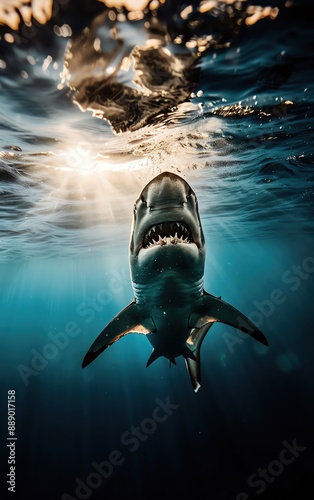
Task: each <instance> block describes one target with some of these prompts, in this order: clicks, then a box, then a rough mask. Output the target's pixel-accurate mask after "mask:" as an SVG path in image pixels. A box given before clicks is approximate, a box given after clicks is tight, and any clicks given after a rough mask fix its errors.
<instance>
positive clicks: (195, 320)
mask: <svg viewBox="0 0 314 500" xmlns="http://www.w3.org/2000/svg"><path fill="white" fill-rule="evenodd" d="M217 321H219V322H221V323H225V324H226V325H230V326H234V328H237V329H238V330H241V331H242V332H244V333H247V334H248V335H250V336H251V337H253V338H254V339H255V340H258V342H261V343H262V344H264V345H268V342H267V339H266V337H265V335H264V334H263V333H262V332H261V331H260V330H259V329H258V328H257V326H256V325H254V323H252V321H250V320H249V318H247V317H246V316H245V315H244V314H242V313H241V312H240V311H238V310H237V309H235V308H234V307H232V306H231V305H230V304H228V303H227V302H224V301H223V300H221V299H220V298H217V297H214V296H213V295H209V294H207V293H206V292H205V293H204V297H203V304H202V306H201V307H200V308H199V309H198V310H197V311H195V312H194V313H193V314H191V316H190V320H189V327H190V328H202V327H203V326H204V325H206V324H208V323H214V322H217Z"/></svg>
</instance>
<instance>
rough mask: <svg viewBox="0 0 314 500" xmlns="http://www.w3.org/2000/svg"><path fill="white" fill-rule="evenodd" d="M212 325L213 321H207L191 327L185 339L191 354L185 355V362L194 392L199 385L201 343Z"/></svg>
mask: <svg viewBox="0 0 314 500" xmlns="http://www.w3.org/2000/svg"><path fill="white" fill-rule="evenodd" d="M212 325H213V323H207V324H206V325H204V326H202V327H201V328H194V329H192V331H191V333H190V336H189V338H188V340H187V343H188V345H189V347H188V350H189V351H190V353H191V354H192V355H193V357H191V356H190V357H188V356H185V363H186V367H187V370H188V372H189V375H190V379H191V382H192V385H193V389H194V391H195V392H197V391H198V390H199V388H200V387H201V359H200V349H201V345H202V342H203V340H204V338H205V335H206V333H207V332H208V330H209V329H210V327H211V326H212Z"/></svg>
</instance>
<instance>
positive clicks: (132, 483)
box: [0, 0, 314, 500]
mask: <svg viewBox="0 0 314 500" xmlns="http://www.w3.org/2000/svg"><path fill="white" fill-rule="evenodd" d="M24 3H26V2H24ZM105 3H106V2H97V1H95V2H94V1H93V2H84V1H80V2H74V1H73V2H68V1H61V0H59V1H55V2H53V12H52V16H51V18H50V16H49V15H47V16H44V18H41V17H40V16H39V14H36V12H35V11H34V17H33V18H32V22H29V21H27V19H25V17H24V16H25V15H26V14H20V17H18V20H19V21H20V22H19V25H15V24H14V22H13V21H14V19H15V17H12V16H11V17H10V20H8V19H9V18H7V17H6V18H5V19H4V18H3V19H2V18H1V15H2V16H4V12H3V8H4V6H5V2H4V1H3V2H2V4H1V5H0V22H2V23H3V24H0V37H1V38H0V287H1V295H0V312H1V323H0V329H1V345H3V347H4V348H3V349H1V357H2V365H1V366H2V368H1V377H2V380H3V388H4V391H6V390H7V389H15V390H16V391H17V410H18V411H17V415H16V416H17V422H18V427H17V429H18V441H17V443H18V445H17V446H18V447H17V454H18V459H17V486H18V488H17V493H16V496H15V498H18V499H19V498H21V499H22V498H26V497H27V498H32V499H34V500H37V499H41V500H42V499H45V500H55V499H58V498H62V499H63V500H69V499H70V498H71V499H73V498H77V499H78V498H82V499H83V498H91V499H105V498H106V499H107V498H108V499H113V498H119V499H122V500H129V499H133V498H139V499H144V498H148V497H149V498H152V499H155V498H161V497H162V496H164V497H165V498H170V496H171V497H172V498H174V499H179V498H180V499H181V498H186V499H188V498H195V499H198V498H199V499H203V498H210V499H213V500H249V499H253V498H260V499H261V500H263V499H269V500H270V499H281V498H285V500H289V499H293V500H302V499H308V498H312V497H311V496H306V495H307V493H306V491H307V488H308V487H309V486H310V485H311V491H313V484H312V482H313V472H314V469H313V453H312V448H311V446H312V445H313V430H312V427H313V425H312V423H313V407H312V399H313V398H312V395H313V377H314V374H313V368H312V356H311V352H312V348H313V340H312V334H311V332H312V321H313V314H312V306H313V293H314V273H313V271H314V269H313V262H314V245H313V231H314V219H313V213H314V210H313V201H314V185H313V181H314V172H313V130H312V127H313V114H314V107H313V102H314V87H313V81H314V74H313V58H314V43H313V14H314V11H313V6H312V4H311V2H302V1H300V2H297V1H287V2H284V1H274V2H259V4H260V5H259V6H252V5H251V2H246V1H239V2H232V1H229V2H226V3H224V2H219V1H214V2H199V3H197V2H192V3H191V4H190V3H189V2H188V3H186V4H185V3H180V2H171V1H169V0H167V1H166V2H160V4H159V2H150V3H149V5H148V7H147V8H146V10H142V7H141V6H140V8H139V6H138V3H137V6H136V7H137V8H136V9H135V10H133V11H131V12H130V11H129V10H127V9H125V8H122V7H120V8H116V7H114V6H113V4H114V3H115V4H116V5H117V2H111V3H109V2H107V5H108V7H107V6H106V5H105ZM135 3H136V2H135ZM33 4H34V2H33ZM41 4H42V3H41ZM269 4H271V7H268V5H269ZM46 6H47V9H48V7H49V2H47V3H46ZM48 11H49V9H48ZM48 11H47V12H48ZM8 12H11V11H8ZM8 12H7V13H6V14H5V15H8ZM20 12H24V13H25V12H26V11H20ZM16 13H17V11H15V14H16ZM11 14H12V12H11ZM36 15H37V18H36ZM41 15H43V11H41ZM38 16H39V17H38ZM46 17H47V18H48V19H46ZM39 21H40V22H39ZM163 171H171V172H174V173H177V174H179V175H181V176H182V177H184V178H185V179H186V180H187V181H188V182H189V183H190V184H191V186H192V187H193V189H194V191H195V192H196V194H197V197H198V200H199V208H200V215H201V219H202V224H203V228H204V233H205V238H206V243H207V257H206V275H205V287H206V290H208V292H210V293H213V294H215V295H217V296H218V295H219V296H220V295H222V296H223V298H224V299H225V300H227V301H228V302H230V303H231V304H233V305H234V306H236V307H237V308H239V309H240V310H242V311H243V312H244V313H245V314H249V313H251V315H252V318H254V320H255V321H256V322H257V323H259V326H260V328H261V329H262V330H263V332H264V333H265V335H266V337H267V338H268V340H269V343H270V347H269V348H268V349H267V350H264V349H260V348H259V346H256V345H255V343H254V341H253V340H251V339H249V340H247V341H245V342H243V341H242V340H241V339H240V341H241V342H240V341H239V342H238V343H237V344H235V345H233V346H231V347H230V343H228V340H226V339H228V335H229V334H230V335H231V333H229V332H232V330H231V329H228V328H227V327H223V326H222V325H215V326H214V327H213V329H212V330H211V332H213V334H212V336H211V337H210V338H208V339H206V342H204V347H202V349H203V351H202V375H203V384H202V388H201V389H200V391H199V393H197V394H196V395H195V394H194V393H193V390H192V388H191V387H190V382H189V380H188V376H187V374H186V373H185V366H184V363H183V360H181V361H182V363H178V366H176V367H173V368H172V369H171V370H169V369H168V366H167V363H166V361H165V360H163V361H164V363H163V362H162V361H161V360H159V361H158V362H156V364H154V365H152V367H149V368H148V369H147V370H146V368H145V364H146V361H147V358H148V356H149V354H150V349H149V344H148V342H147V341H146V340H145V339H144V338H141V337H142V336H130V337H132V338H125V339H123V340H121V341H119V344H120V343H121V345H120V346H119V345H118V344H117V345H115V346H114V347H112V349H109V350H108V353H107V352H106V353H105V354H104V355H103V356H101V357H100V358H101V359H99V362H98V361H97V365H96V362H95V366H94V365H92V366H91V367H89V368H88V370H87V369H86V370H84V371H83V370H81V360H82V357H83V356H84V354H85V352H86V350H87V348H88V347H89V345H90V343H91V341H92V340H94V338H95V337H96V335H97V334H98V333H99V331H100V330H101V329H102V328H103V327H104V325H105V324H106V322H108V321H109V320H110V319H111V318H112V317H113V316H114V315H115V314H117V313H118V311H119V310H121V309H122V308H123V307H125V306H126V305H127V304H128V303H129V302H130V301H131V300H132V289H131V285H130V281H129V271H128V244H129V235H130V227H131V217H132V207H133V204H134V201H135V199H136V198H137V196H138V194H139V192H140V191H141V189H142V188H143V186H144V185H145V184H146V183H147V182H148V181H149V180H151V179H152V177H154V175H157V174H158V173H160V172H163ZM276 291H277V292H276ZM280 294H281V295H280ZM279 296H280V297H281V299H279V298H278V297H279ZM99 297H102V298H103V297H106V300H105V301H104V299H102V300H103V302H99ZM276 300H277V303H276ZM280 300H281V301H280ZM265 301H266V302H265ZM95 304H96V305H95ZM69 323H71V325H72V326H71V327H69V326H68V325H69ZM73 325H74V326H73ZM67 328H68V330H67ZM71 328H74V329H75V328H76V330H75V331H76V332H77V333H76V334H75V335H72V336H71V335H68V333H67V332H69V331H71ZM73 331H74V330H72V333H73ZM60 332H62V333H63V337H62V335H61V337H62V338H63V341H64V343H66V345H65V344H62V345H63V346H62V347H60V346H58V345H57V347H56V348H55V351H54V354H53V353H52V354H51V352H50V358H49V348H48V351H47V352H46V351H44V350H45V349H46V348H47V345H49V343H50V344H51V342H52V336H53V335H56V334H57V333H60ZM138 337H140V338H138ZM208 337H209V335H208ZM65 339H66V340H65ZM238 344H239V345H238ZM240 344H241V345H240ZM242 344H243V345H242ZM54 345H56V343H55V344H54ZM45 352H46V354H47V353H48V354H47V356H46V357H47V359H46V358H40V356H43V353H45ZM38 353H39V354H38ZM36 356H37V357H38V356H39V358H38V359H37V358H36ZM34 357H35V358H36V359H37V361H36V359H35V361H34ZM40 359H41V361H40ZM36 363H37V364H36ZM158 363H159V364H158ZM21 366H22V368H21ZM23 367H24V368H23ZM25 370H26V371H25ZM27 370H28V371H27ZM4 396H5V397H6V392H4ZM158 398H159V399H158ZM167 398H170V400H171V402H172V403H173V404H174V405H177V408H176V409H175V410H173V412H172V413H171V414H169V415H167V419H166V420H165V422H164V423H160V424H158V425H157V424H156V429H155V427H154V430H153V431H152V432H151V433H149V432H148V433H147V435H145V436H144V438H143V439H142V440H141V439H139V441H138V443H139V446H138V449H136V450H135V451H133V450H131V445H130V444H129V445H128V444H126V443H124V442H123V440H122V441H121V436H122V435H123V433H125V432H131V431H130V429H131V427H132V426H137V425H142V422H143V420H144V419H149V418H151V416H152V414H153V411H154V409H155V408H156V405H157V404H158V403H156V399H158V400H162V401H166V400H167ZM3 404H4V403H3ZM147 425H149V424H147ZM5 426H6V423H5V422H4V428H5ZM147 428H148V427H147ZM294 439H296V440H297V442H298V443H300V445H302V446H304V447H306V451H304V452H302V453H301V452H300V456H299V457H295V461H294V462H293V464H292V465H289V466H288V465H287V466H284V467H283V470H282V471H281V472H280V474H277V475H276V473H274V474H273V476H271V479H274V481H272V480H269V481H268V480H265V479H264V480H263V481H264V483H263V484H264V485H265V488H262V487H261V486H260V488H258V486H257V485H255V486H254V484H253V485H252V484H249V483H248V478H249V477H250V475H251V474H253V473H256V474H258V473H257V472H256V471H258V468H259V467H264V468H267V467H268V464H269V463H270V462H271V461H272V460H276V459H277V458H278V456H279V454H280V452H281V450H282V449H283V447H284V445H283V444H282V443H283V441H284V440H286V441H288V442H291V443H292V442H293V440H294ZM115 449H118V450H119V451H120V452H121V454H122V457H123V458H124V461H123V464H121V467H120V466H119V467H118V466H116V467H114V470H113V472H112V473H110V474H109V477H108V479H104V480H103V481H102V484H101V485H100V486H97V487H96V486H94V485H93V486H91V487H90V488H89V490H88V487H86V488H87V489H86V491H85V490H84V487H82V490H79V491H78V490H76V488H79V487H78V486H77V484H78V482H77V481H76V478H80V479H81V480H82V481H83V482H84V481H85V483H84V484H86V481H87V479H86V478H87V476H88V474H90V473H91V472H93V471H94V469H93V466H92V465H91V464H92V463H93V462H94V461H96V462H97V463H100V462H101V461H103V460H107V459H108V456H109V454H110V453H111V452H112V451H113V450H115ZM1 452H2V453H3V449H2V450H1ZM4 455H5V457H4V458H5V462H4V463H5V465H4V470H6V468H7V467H8V464H7V463H6V450H4ZM22 464H23V465H22ZM91 481H92V480H91ZM260 482H261V479H260ZM80 484H81V483H80ZM88 491H90V493H88ZM5 494H7V490H6V491H5ZM65 494H67V495H70V496H62V495H65ZM84 494H85V496H84ZM241 494H242V496H241ZM80 495H81V496H80ZM4 498H7V497H4Z"/></svg>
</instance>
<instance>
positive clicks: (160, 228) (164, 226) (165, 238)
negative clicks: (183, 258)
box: [143, 222, 193, 248]
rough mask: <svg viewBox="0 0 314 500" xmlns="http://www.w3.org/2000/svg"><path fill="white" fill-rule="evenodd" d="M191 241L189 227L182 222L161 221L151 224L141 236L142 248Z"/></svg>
mask: <svg viewBox="0 0 314 500" xmlns="http://www.w3.org/2000/svg"><path fill="white" fill-rule="evenodd" d="M180 243H185V244H189V243H193V238H192V234H191V231H190V229H189V228H188V226H187V225H186V224H184V223H183V222H163V223H160V224H156V225H155V226H151V227H150V228H149V229H148V231H147V233H146V234H145V236H144V238H143V248H151V247H153V246H156V245H159V246H163V245H169V244H171V245H177V244H180Z"/></svg>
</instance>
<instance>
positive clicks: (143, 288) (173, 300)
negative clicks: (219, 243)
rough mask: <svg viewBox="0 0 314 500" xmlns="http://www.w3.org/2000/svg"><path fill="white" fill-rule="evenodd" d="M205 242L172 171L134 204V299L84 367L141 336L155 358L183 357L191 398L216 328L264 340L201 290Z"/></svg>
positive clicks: (191, 200) (190, 200) (194, 207)
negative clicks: (226, 327) (119, 342)
mask: <svg viewBox="0 0 314 500" xmlns="http://www.w3.org/2000/svg"><path fill="white" fill-rule="evenodd" d="M204 265H205V238H204V234H203V230H202V226H201V221H200V217H199V212H198V203H197V198H196V195H195V193H194V191H193V190H192V189H191V187H190V186H189V184H188V183H187V182H186V181H185V180H184V179H182V178H181V177H179V176H178V175H175V174H173V173H170V172H164V173H162V174H160V175H158V176H157V177H155V178H154V179H153V180H151V181H150V182H149V183H148V184H147V185H146V186H145V187H144V189H143V190H142V192H141V194H140V196H139V197H138V199H137V200H136V203H135V205H134V214H133V225H132V231H131V241H130V271H131V279H132V286H133V291H134V300H133V301H132V302H131V303H130V304H129V305H128V306H127V307H126V308H125V309H123V310H122V311H121V312H120V313H119V314H117V316H115V317H114V318H113V319H112V320H111V321H110V322H109V323H108V324H107V326H106V327H105V328H104V329H103V331H102V332H101V333H100V334H99V336H98V337H97V338H96V340H95V341H94V342H93V344H92V345H91V347H90V349H89V350H88V352H87V353H86V356H85V358H84V360H83V365H82V366H83V368H84V367H85V366H87V365H88V364H90V363H91V362H92V361H94V359H95V358H97V356H99V354H100V353H101V352H103V351H104V350H105V349H107V348H108V347H109V346H110V345H112V344H113V343H114V342H116V341H117V340H119V339H120V338H121V337H124V336H125V335H127V334H128V333H141V334H144V335H146V337H147V338H148V340H149V341H150V343H151V344H152V346H153V351H152V354H151V356H150V357H149V359H148V361H147V365H146V366H149V365H150V364H151V363H152V362H153V361H155V360H156V359H157V358H159V357H160V356H164V357H166V358H168V359H169V362H170V363H174V364H176V362H175V358H176V357H178V356H181V355H182V356H183V357H184V358H185V361H186V365H187V369H188V372H189V375H190V378H191V382H192V385H193V388H194V390H195V392H196V391H197V390H198V389H199V387H200V382H201V377H200V348H201V345H202V342H203V340H204V337H205V335H206V333H207V332H208V330H209V329H210V328H211V326H212V325H213V324H214V323H215V322H222V323H225V324H227V325H231V326H233V327H235V328H237V329H239V330H242V331H243V332H245V333H247V334H248V335H250V336H251V337H253V338H254V339H255V340H257V341H259V342H261V343H262V344H264V345H268V342H267V340H266V338H265V336H264V335H263V333H262V332H261V331H260V330H259V329H258V328H257V327H256V326H255V325H254V324H253V323H252V322H251V321H250V320H249V319H248V318H247V317H246V316H244V315H243V314H242V313H241V312H240V311H238V310H237V309H235V308H234V307H232V306H231V305H230V304H228V303H227V302H224V301H223V300H221V298H220V297H215V296H213V295H210V294H209V293H207V292H206V291H205V290H204Z"/></svg>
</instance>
